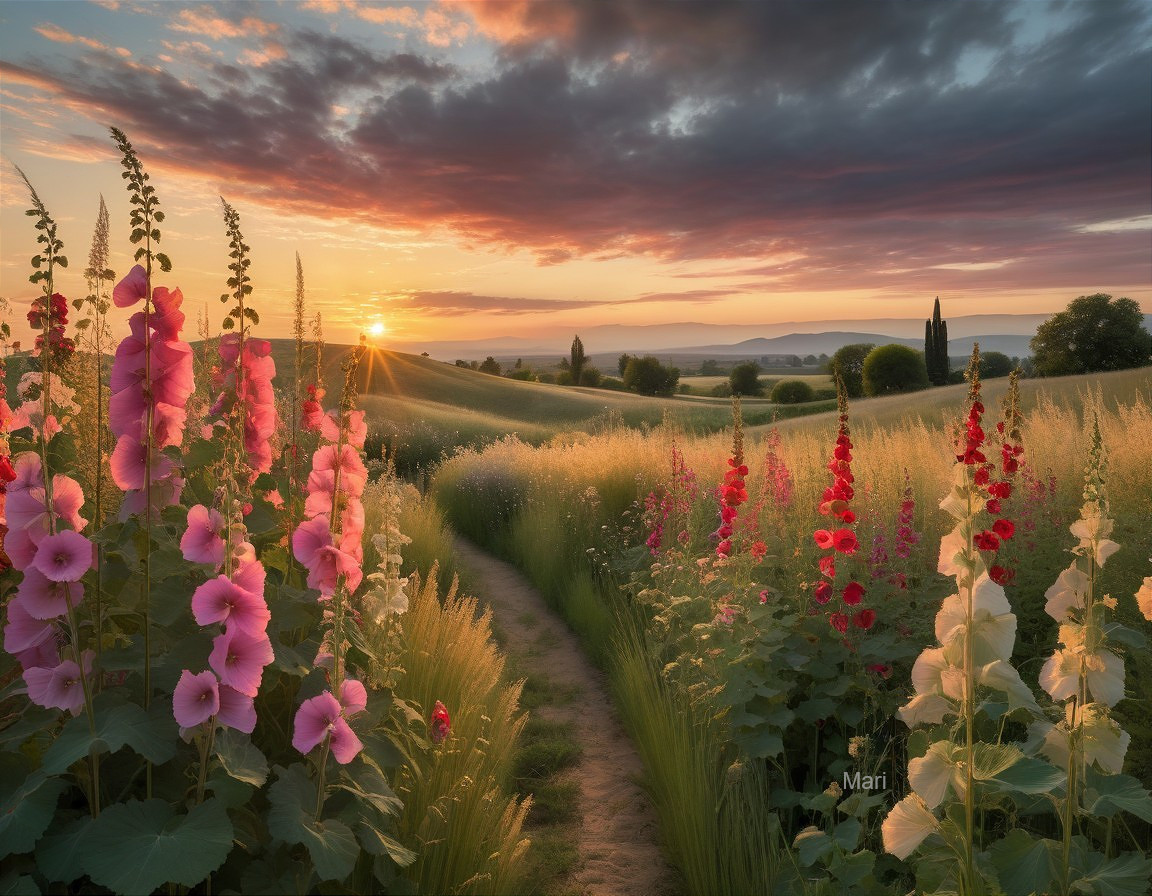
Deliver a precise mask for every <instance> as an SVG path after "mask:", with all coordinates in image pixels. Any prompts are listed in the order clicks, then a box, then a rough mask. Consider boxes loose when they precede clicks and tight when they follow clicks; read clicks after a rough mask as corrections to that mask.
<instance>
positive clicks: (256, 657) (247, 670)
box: [208, 628, 275, 697]
mask: <svg viewBox="0 0 1152 896" xmlns="http://www.w3.org/2000/svg"><path fill="white" fill-rule="evenodd" d="M274 658H275V656H274V654H273V652H272V642H271V641H269V640H268V636H267V635H264V634H261V635H251V634H249V633H248V632H245V631H243V630H242V629H240V628H229V629H227V630H225V632H224V634H222V635H217V636H216V637H215V638H214V639H213V640H212V653H211V654H209V656H208V665H209V666H211V667H212V669H213V670H214V671H215V672H216V674H217V675H219V676H220V681H221V682H222V683H224V684H226V685H229V686H231V687H233V688H235V689H236V690H237V691H239V692H240V693H241V694H244V695H245V696H248V697H255V696H256V693H257V691H259V690H260V679H261V678H262V677H263V675H264V667H265V666H267V665H268V664H269V663H270V662H272V660H273V659H274Z"/></svg>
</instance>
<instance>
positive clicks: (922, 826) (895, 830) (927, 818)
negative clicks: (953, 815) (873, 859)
mask: <svg viewBox="0 0 1152 896" xmlns="http://www.w3.org/2000/svg"><path fill="white" fill-rule="evenodd" d="M880 830H881V833H882V834H883V836H884V849H885V850H886V851H887V852H890V853H892V855H894V856H896V858H898V859H906V858H908V856H910V855H912V853H913V852H915V851H916V847H918V846H919V845H920V844H921V843H923V842H924V839H925V838H926V837H928V836H929V835H930V834H933V833H935V832H936V831H938V830H940V822H939V821H937V820H936V816H935V815H933V814H932V812H931V811H930V810H929V809H928V806H927V805H926V804H925V802H924V800H923V799H921V798H920V797H919V796H918V795H917V794H915V793H910V794H908V796H906V797H904V799H902V800H900V802H898V803H897V804H896V805H895V806H893V807H892V811H891V812H889V813H888V816H887V817H886V818H885V819H884V823H883V824H882V825H881V827H880Z"/></svg>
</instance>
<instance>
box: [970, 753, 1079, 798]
mask: <svg viewBox="0 0 1152 896" xmlns="http://www.w3.org/2000/svg"><path fill="white" fill-rule="evenodd" d="M1067 777H1068V776H1067V773H1066V772H1063V771H1061V770H1060V769H1058V768H1056V766H1054V765H1050V764H1049V763H1047V762H1044V761H1042V760H1040V759H1032V758H1030V757H1027V756H1026V757H1024V758H1023V759H1020V760H1018V761H1017V762H1016V763H1015V764H1014V765H1013V766H1012V767H1011V768H1009V769H1006V770H1005V771H1002V772H1000V774H998V775H996V776H994V777H992V778H990V779H988V780H991V781H992V782H994V783H997V784H1000V785H1002V786H1003V787H1004V788H1005V789H1006V790H1016V791H1018V792H1020V793H1047V792H1048V791H1050V790H1053V789H1055V788H1056V787H1059V786H1060V784H1062V783H1063V782H1064V781H1065V780H1066V779H1067Z"/></svg>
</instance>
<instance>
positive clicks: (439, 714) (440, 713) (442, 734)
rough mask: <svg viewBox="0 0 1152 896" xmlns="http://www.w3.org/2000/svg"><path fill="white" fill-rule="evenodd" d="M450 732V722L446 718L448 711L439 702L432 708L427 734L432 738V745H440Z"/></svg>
mask: <svg viewBox="0 0 1152 896" xmlns="http://www.w3.org/2000/svg"><path fill="white" fill-rule="evenodd" d="M451 730H452V720H451V719H450V718H448V710H447V708H446V707H445V706H444V704H443V703H441V702H440V701H439V700H437V701H436V705H435V706H434V707H433V708H432V722H431V724H430V725H429V726H428V731H429V734H430V735H431V736H432V743H434V744H442V743H444V740H445V738H447V737H448V733H449V732H450V731H451Z"/></svg>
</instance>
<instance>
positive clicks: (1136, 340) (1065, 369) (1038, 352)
mask: <svg viewBox="0 0 1152 896" xmlns="http://www.w3.org/2000/svg"><path fill="white" fill-rule="evenodd" d="M1031 347H1032V365H1033V367H1034V369H1035V371H1036V373H1037V375H1038V376H1067V375H1069V374H1074V373H1095V372H1098V371H1103V370H1127V369H1129V368H1132V367H1143V366H1144V365H1145V364H1148V363H1150V362H1152V358H1150V355H1152V335H1149V333H1148V331H1147V330H1146V329H1145V328H1144V315H1143V314H1142V312H1141V311H1140V306H1139V305H1137V304H1136V302H1135V301H1134V300H1133V299H1126V298H1120V299H1113V298H1112V296H1110V295H1106V294H1105V293H1102V292H1098V293H1096V294H1095V295H1091V296H1080V297H1079V298H1078V299H1073V300H1072V301H1071V302H1070V303H1069V304H1068V308H1067V309H1066V310H1064V311H1061V312H1060V313H1059V314H1054V315H1052V317H1050V318H1048V320H1046V321H1045V322H1044V323H1042V324H1041V325H1040V327H1039V328H1038V329H1037V330H1036V335H1035V336H1033V337H1032V346H1031Z"/></svg>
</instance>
